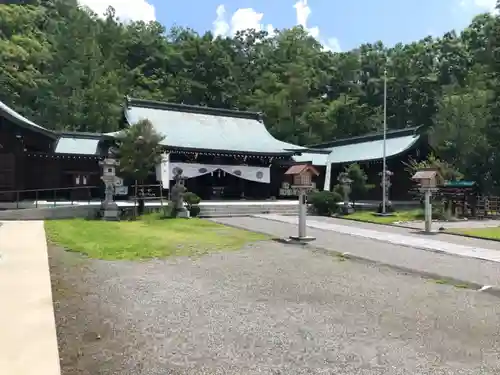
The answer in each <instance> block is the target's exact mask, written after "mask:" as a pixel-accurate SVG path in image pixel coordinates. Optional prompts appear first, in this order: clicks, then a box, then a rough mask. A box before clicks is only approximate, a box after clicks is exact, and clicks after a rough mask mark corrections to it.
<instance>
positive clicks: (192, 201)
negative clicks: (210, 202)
mask: <svg viewBox="0 0 500 375" xmlns="http://www.w3.org/2000/svg"><path fill="white" fill-rule="evenodd" d="M184 202H186V205H187V209H188V211H189V214H190V215H191V217H197V216H198V215H199V214H200V211H201V208H200V206H198V205H199V204H200V202H201V198H200V197H199V196H197V195H196V194H195V193H193V192H190V191H188V192H186V193H184Z"/></svg>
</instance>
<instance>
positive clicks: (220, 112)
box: [126, 97, 263, 122]
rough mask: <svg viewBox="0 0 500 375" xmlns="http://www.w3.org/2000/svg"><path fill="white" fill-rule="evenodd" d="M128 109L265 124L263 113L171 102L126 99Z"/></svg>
mask: <svg viewBox="0 0 500 375" xmlns="http://www.w3.org/2000/svg"><path fill="white" fill-rule="evenodd" d="M126 106H127V107H129V108H130V107H142V108H150V109H160V110H166V111H177V112H186V113H194V114H202V115H212V116H226V117H235V118H245V119H251V120H258V121H260V122H263V114H262V113H261V112H250V111H239V110H235V109H226V108H214V107H206V106H201V105H191V104H179V103H171V102H160V101H156V100H147V99H138V98H130V97H127V98H126Z"/></svg>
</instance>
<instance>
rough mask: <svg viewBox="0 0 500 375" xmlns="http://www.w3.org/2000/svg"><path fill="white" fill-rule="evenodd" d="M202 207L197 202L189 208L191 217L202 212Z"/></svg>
mask: <svg viewBox="0 0 500 375" xmlns="http://www.w3.org/2000/svg"><path fill="white" fill-rule="evenodd" d="M200 211H201V208H200V206H198V205H197V204H195V205H193V206H191V207H190V208H189V215H190V216H191V217H197V216H198V215H199V214H200Z"/></svg>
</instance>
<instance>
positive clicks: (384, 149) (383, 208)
mask: <svg viewBox="0 0 500 375" xmlns="http://www.w3.org/2000/svg"><path fill="white" fill-rule="evenodd" d="M383 143H384V145H383V151H382V213H383V214H385V213H386V206H387V201H386V197H387V186H386V177H387V176H386V174H387V165H386V154H387V149H386V147H387V69H384V141H383Z"/></svg>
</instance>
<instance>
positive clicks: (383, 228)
mask: <svg viewBox="0 0 500 375" xmlns="http://www.w3.org/2000/svg"><path fill="white" fill-rule="evenodd" d="M311 220H312V221H320V222H324V223H332V224H337V225H341V226H347V227H351V228H355V229H356V230H357V229H359V228H361V229H368V230H374V231H378V232H385V233H392V234H400V235H403V236H410V237H415V238H420V239H422V238H425V239H432V240H439V241H443V242H447V243H450V244H456V245H464V246H468V247H473V248H482V249H490V250H496V251H499V254H500V242H497V241H490V240H484V239H480V238H472V237H463V236H457V235H453V234H447V233H446V232H439V231H437V232H435V233H433V234H432V235H427V234H424V233H422V232H421V230H419V229H417V228H415V229H410V228H404V227H398V226H392V225H381V224H374V223H366V222H360V221H354V220H347V219H340V218H333V217H324V216H309V217H308V221H311Z"/></svg>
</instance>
